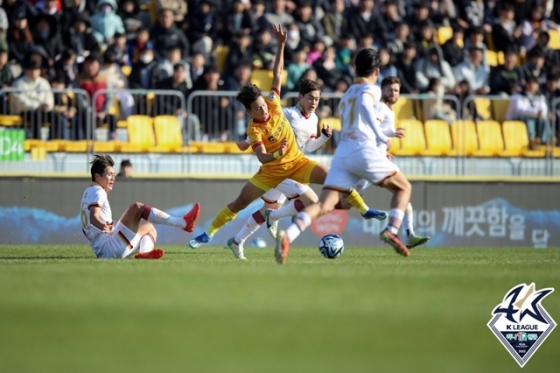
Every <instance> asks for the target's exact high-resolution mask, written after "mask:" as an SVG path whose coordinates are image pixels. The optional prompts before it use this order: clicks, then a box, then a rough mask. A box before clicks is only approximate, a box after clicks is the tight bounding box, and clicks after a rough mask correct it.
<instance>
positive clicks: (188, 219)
mask: <svg viewBox="0 0 560 373" xmlns="http://www.w3.org/2000/svg"><path fill="white" fill-rule="evenodd" d="M113 166H114V162H113V159H112V158H111V157H110V156H108V155H96V156H95V158H94V160H93V161H92V162H91V181H92V182H93V183H92V184H91V185H90V186H89V187H88V188H86V190H85V191H84V195H83V197H82V203H81V215H82V232H83V233H84V235H85V236H86V238H87V239H88V241H89V242H90V245H91V249H92V250H93V253H94V254H95V255H96V256H97V257H98V258H100V259H117V258H128V257H130V256H131V255H132V254H136V255H135V256H134V257H135V258H136V259H159V258H161V257H162V256H163V254H164V253H163V250H161V249H154V245H155V243H156V239H157V231H156V229H155V228H154V226H153V225H152V224H151V223H154V224H165V225H170V226H173V227H177V228H180V229H183V230H185V231H187V232H192V231H193V230H194V228H195V222H196V220H197V219H198V216H199V214H200V205H199V204H198V203H196V204H195V205H194V207H193V208H192V209H191V211H189V212H188V213H187V214H186V215H185V216H183V217H182V218H178V217H174V216H170V215H169V214H167V213H165V212H163V211H160V210H158V209H156V208H153V207H150V206H148V205H146V204H143V203H140V202H136V203H133V204H132V205H130V207H129V208H128V209H127V210H126V211H125V213H124V214H123V215H122V216H121V218H120V219H119V221H118V222H117V223H116V224H114V222H113V216H112V213H111V206H110V205H109V200H108V197H107V194H108V193H109V192H110V191H112V190H113V186H114V184H115V176H116V174H115V171H114V170H113ZM142 219H144V220H146V223H144V224H142V225H140V221H141V220H142ZM138 251H139V252H138ZM136 252H138V253H136Z"/></svg>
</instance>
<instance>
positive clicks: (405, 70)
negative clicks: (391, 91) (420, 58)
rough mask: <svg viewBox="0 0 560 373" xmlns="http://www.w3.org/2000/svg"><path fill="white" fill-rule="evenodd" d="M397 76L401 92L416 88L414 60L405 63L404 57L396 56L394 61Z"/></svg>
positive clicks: (409, 91) (404, 92) (410, 91)
mask: <svg viewBox="0 0 560 373" xmlns="http://www.w3.org/2000/svg"><path fill="white" fill-rule="evenodd" d="M395 67H396V68H397V76H398V77H399V79H400V81H401V93H403V94H406V93H412V92H414V91H415V90H417V88H416V60H413V61H412V62H411V63H409V64H406V63H405V61H404V58H402V57H401V58H397V62H396V63H395Z"/></svg>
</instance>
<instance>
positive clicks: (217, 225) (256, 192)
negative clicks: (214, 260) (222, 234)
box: [189, 182, 265, 249]
mask: <svg viewBox="0 0 560 373" xmlns="http://www.w3.org/2000/svg"><path fill="white" fill-rule="evenodd" d="M264 193H265V190H263V189H261V188H259V187H257V186H256V185H254V184H252V183H251V182H248V183H246V184H245V186H244V187H243V189H241V193H240V194H239V196H238V197H237V198H236V199H235V200H234V201H233V202H231V203H230V204H229V205H227V206H225V207H224V208H223V209H222V210H221V211H220V212H218V214H217V215H216V217H215V218H214V220H212V223H211V224H210V227H208V229H207V230H206V232H203V233H202V234H200V235H198V236H196V237H195V238H194V239H192V240H190V241H189V246H190V248H191V249H196V248H198V247H200V246H201V245H202V244H204V243H208V242H210V240H212V237H214V235H215V234H216V233H217V232H218V231H219V230H220V229H221V228H222V227H223V226H224V225H226V224H227V223H229V222H230V221H232V220H233V219H235V217H236V216H237V213H238V212H239V211H241V210H243V209H244V208H246V207H247V206H249V204H250V203H251V202H253V201H254V200H256V199H257V198H259V197H260V196H262V195H263V194H264Z"/></svg>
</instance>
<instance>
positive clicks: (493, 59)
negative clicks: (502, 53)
mask: <svg viewBox="0 0 560 373" xmlns="http://www.w3.org/2000/svg"><path fill="white" fill-rule="evenodd" d="M486 63H487V64H488V66H491V67H495V66H498V53H497V52H494V51H492V50H487V51H486Z"/></svg>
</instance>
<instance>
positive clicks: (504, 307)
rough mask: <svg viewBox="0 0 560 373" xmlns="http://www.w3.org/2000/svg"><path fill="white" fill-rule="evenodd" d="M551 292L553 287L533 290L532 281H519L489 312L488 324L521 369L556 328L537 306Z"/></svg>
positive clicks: (539, 305)
mask: <svg viewBox="0 0 560 373" xmlns="http://www.w3.org/2000/svg"><path fill="white" fill-rule="evenodd" d="M553 291H554V289H553V288H546V289H541V290H538V291H535V284H534V283H532V284H531V285H527V284H519V285H517V286H515V287H513V288H512V289H511V290H510V291H508V292H507V294H506V296H505V297H504V300H503V301H502V303H500V304H499V305H498V306H497V307H496V308H494V311H492V315H493V317H492V319H491V320H490V322H488V327H489V328H490V330H491V331H492V333H494V335H495V336H496V337H497V338H498V339H499V340H500V342H502V344H503V345H504V347H505V348H506V349H507V350H508V352H509V353H510V354H511V356H513V358H514V359H515V361H517V364H519V366H520V367H522V368H523V366H524V365H525V364H526V363H527V362H528V361H529V359H530V358H531V357H532V356H533V354H534V353H535V352H536V351H537V349H538V348H539V347H540V345H541V344H542V343H543V342H544V341H545V339H546V338H547V337H548V336H549V335H550V333H551V332H552V330H554V328H555V327H556V323H555V322H554V320H552V317H550V315H549V314H548V313H547V312H546V310H545V309H544V307H543V306H542V305H541V302H542V300H543V299H544V298H545V297H546V296H547V295H549V294H550V293H552V292H553Z"/></svg>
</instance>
